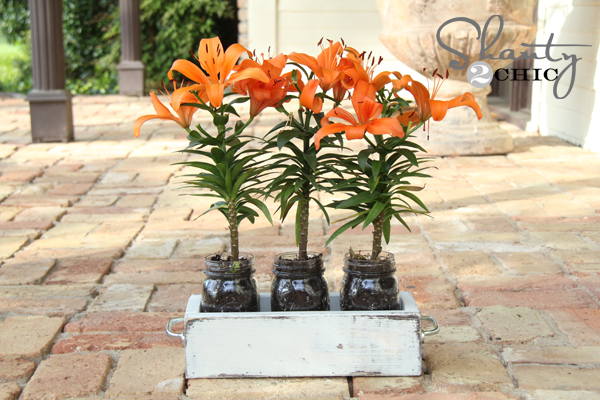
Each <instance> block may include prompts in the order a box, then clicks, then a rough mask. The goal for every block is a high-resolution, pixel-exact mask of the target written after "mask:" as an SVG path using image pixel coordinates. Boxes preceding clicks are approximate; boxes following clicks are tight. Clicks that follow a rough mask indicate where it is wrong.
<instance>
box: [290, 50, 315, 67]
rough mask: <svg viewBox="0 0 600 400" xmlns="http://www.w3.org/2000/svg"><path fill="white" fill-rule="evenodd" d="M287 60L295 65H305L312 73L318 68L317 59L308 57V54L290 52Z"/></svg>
mask: <svg viewBox="0 0 600 400" xmlns="http://www.w3.org/2000/svg"><path fill="white" fill-rule="evenodd" d="M288 59H289V60H290V61H293V62H295V63H298V64H301V65H306V66H307V67H308V68H310V69H311V70H312V71H313V72H315V71H316V69H317V68H318V67H319V64H318V63H317V59H316V58H314V57H313V56H309V55H308V54H304V53H296V52H292V53H290V54H288Z"/></svg>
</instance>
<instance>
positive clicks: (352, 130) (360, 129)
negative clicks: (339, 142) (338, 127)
mask: <svg viewBox="0 0 600 400" xmlns="http://www.w3.org/2000/svg"><path fill="white" fill-rule="evenodd" d="M366 131H367V125H366V124H365V125H356V126H348V127H346V139H348V140H354V139H362V138H364V137H365V132H366Z"/></svg>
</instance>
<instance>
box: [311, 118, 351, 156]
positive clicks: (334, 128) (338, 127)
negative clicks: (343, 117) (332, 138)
mask: <svg viewBox="0 0 600 400" xmlns="http://www.w3.org/2000/svg"><path fill="white" fill-rule="evenodd" d="M347 128H351V126H349V125H345V124H340V123H335V124H329V125H326V126H324V127H322V128H321V129H319V130H318V131H317V133H316V134H315V148H316V149H317V150H319V147H321V139H323V138H324V137H325V136H327V135H331V134H332V133H339V132H344V131H345V130H346V129H347Z"/></svg>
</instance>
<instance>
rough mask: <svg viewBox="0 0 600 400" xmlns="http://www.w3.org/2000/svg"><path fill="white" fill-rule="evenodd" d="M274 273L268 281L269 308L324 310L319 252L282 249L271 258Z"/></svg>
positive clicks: (324, 283)
mask: <svg viewBox="0 0 600 400" xmlns="http://www.w3.org/2000/svg"><path fill="white" fill-rule="evenodd" d="M273 267H274V269H273V272H274V273H275V277H274V278H273V282H272V284H271V311H328V310H329V289H328V288H327V279H325V276H323V273H324V272H325V269H324V268H323V254H321V253H314V252H309V253H308V259H307V260H299V259H298V253H282V254H277V255H276V256H275V259H274V262H273Z"/></svg>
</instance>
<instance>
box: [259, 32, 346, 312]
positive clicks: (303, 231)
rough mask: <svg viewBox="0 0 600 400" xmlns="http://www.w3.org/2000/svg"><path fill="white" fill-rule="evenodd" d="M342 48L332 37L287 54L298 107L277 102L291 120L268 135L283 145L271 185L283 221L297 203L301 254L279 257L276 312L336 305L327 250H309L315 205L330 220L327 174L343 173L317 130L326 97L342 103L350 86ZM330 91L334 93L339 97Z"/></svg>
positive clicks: (338, 143)
mask: <svg viewBox="0 0 600 400" xmlns="http://www.w3.org/2000/svg"><path fill="white" fill-rule="evenodd" d="M321 44H322V41H321V43H319V45H321ZM342 53H343V46H342V44H340V43H339V42H336V43H333V42H331V41H330V42H329V46H327V47H325V46H322V51H321V53H320V54H319V55H318V56H317V57H316V58H315V57H312V56H310V55H307V54H302V53H295V52H293V53H290V54H289V55H288V56H287V59H288V61H289V64H291V65H293V66H294V67H296V69H294V70H293V71H291V72H290V73H288V74H287V75H286V78H287V79H288V81H289V82H290V84H289V86H288V96H287V97H286V100H291V99H292V98H297V99H298V100H299V102H298V108H297V109H296V110H291V111H290V110H287V109H286V108H285V107H284V106H283V104H282V105H281V106H279V107H277V110H278V111H279V112H281V113H283V114H285V121H284V122H282V123H280V124H278V125H276V126H275V127H274V128H273V129H272V130H271V131H270V132H269V133H268V134H267V136H266V137H265V139H266V140H267V141H268V145H267V146H268V147H270V148H277V149H278V150H279V152H276V153H273V154H272V155H271V157H270V159H271V161H272V168H274V170H275V171H277V174H276V177H275V178H274V179H273V180H272V181H271V182H270V183H269V185H268V187H267V190H268V192H269V193H273V194H274V196H275V200H276V201H277V202H278V203H279V211H280V218H281V220H282V221H284V220H285V219H286V218H287V217H288V215H289V213H290V211H291V210H292V209H293V207H294V206H295V207H296V213H295V214H296V215H295V238H296V245H297V246H298V252H297V253H296V252H289V253H282V254H277V255H276V256H275V257H274V262H273V265H274V269H273V272H274V274H275V276H274V278H273V282H272V285H271V310H273V311H325V310H329V307H330V301H329V290H328V287H327V280H326V278H325V277H324V275H323V274H324V271H325V269H324V264H323V254H322V253H318V252H313V251H309V249H308V244H309V235H308V233H309V218H310V215H309V210H310V205H311V204H316V205H317V206H318V207H319V208H320V209H321V210H322V212H323V214H324V216H325V218H326V219H327V222H329V216H328V214H327V210H326V209H325V207H324V206H323V204H321V202H320V201H319V198H318V192H320V191H324V190H328V189H327V181H328V179H327V178H326V175H327V174H331V173H332V174H339V172H338V171H337V168H336V165H335V163H334V162H333V161H334V160H335V159H336V158H337V157H340V155H339V154H338V155H336V154H334V153H325V152H320V153H318V152H317V150H318V147H317V146H316V142H315V135H316V133H317V132H318V130H319V129H320V128H321V118H322V117H323V113H322V112H321V109H322V108H323V103H324V101H331V102H332V103H333V104H334V105H335V106H338V105H339V104H340V102H341V101H342V99H343V98H344V95H345V93H346V90H347V89H346V86H345V84H346V82H344V79H345V78H346V75H345V74H344V73H343V71H342V70H343V67H344V63H343V61H342V57H341V55H342ZM304 80H306V83H305V81H304ZM319 89H320V90H319ZM328 92H333V97H331V96H329V95H328ZM295 93H297V95H294V94H295ZM342 146H343V138H342V137H341V135H336V137H331V138H327V139H326V140H324V141H323V143H321V147H328V148H331V149H340V148H341V147H342ZM282 150H285V151H282ZM340 177H341V175H340Z"/></svg>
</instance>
